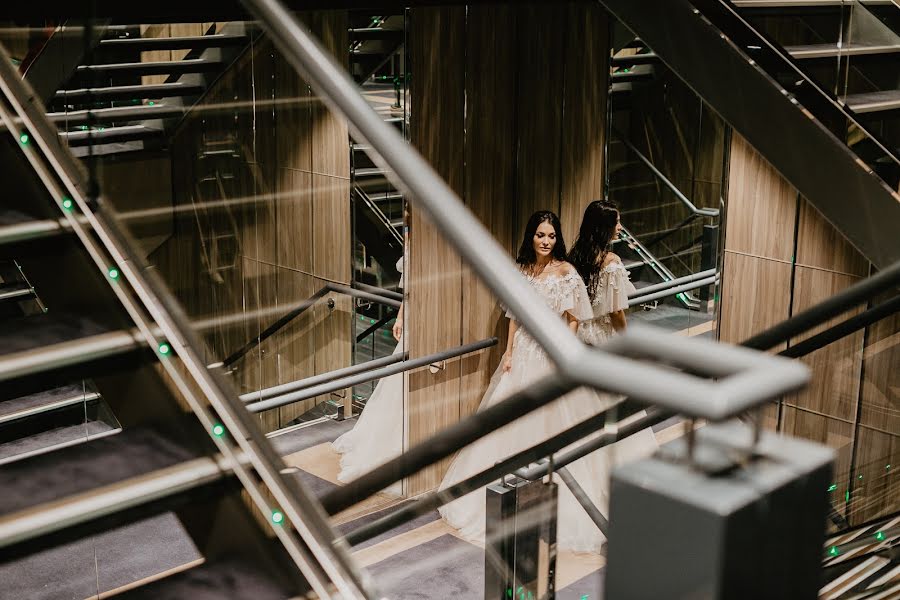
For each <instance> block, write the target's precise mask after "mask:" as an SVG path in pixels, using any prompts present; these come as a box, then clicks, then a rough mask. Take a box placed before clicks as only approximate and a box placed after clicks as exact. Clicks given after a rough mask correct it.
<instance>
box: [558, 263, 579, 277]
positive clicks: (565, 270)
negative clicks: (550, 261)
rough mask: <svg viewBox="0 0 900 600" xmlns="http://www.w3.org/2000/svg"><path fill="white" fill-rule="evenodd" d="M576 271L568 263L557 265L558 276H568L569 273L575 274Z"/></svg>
mask: <svg viewBox="0 0 900 600" xmlns="http://www.w3.org/2000/svg"><path fill="white" fill-rule="evenodd" d="M577 272H578V270H577V269H576V268H575V267H574V265H572V263H570V262H566V261H562V262H561V263H559V274H560V275H569V274H570V273H577Z"/></svg>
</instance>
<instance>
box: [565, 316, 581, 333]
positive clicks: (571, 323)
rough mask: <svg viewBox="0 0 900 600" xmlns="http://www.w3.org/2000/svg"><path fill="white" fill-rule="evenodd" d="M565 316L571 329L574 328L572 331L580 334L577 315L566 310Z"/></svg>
mask: <svg viewBox="0 0 900 600" xmlns="http://www.w3.org/2000/svg"><path fill="white" fill-rule="evenodd" d="M563 316H564V317H565V318H566V325H568V326H569V329H571V330H572V333H574V334H576V335H577V334H578V319H576V318H575V315H573V314H572V313H570V312H569V311H566V312H564V313H563Z"/></svg>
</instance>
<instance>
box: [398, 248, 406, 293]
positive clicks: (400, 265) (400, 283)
mask: <svg viewBox="0 0 900 600" xmlns="http://www.w3.org/2000/svg"><path fill="white" fill-rule="evenodd" d="M404 258H406V255H405V254H404V255H403V256H401V257H400V260H398V261H397V272H398V273H400V282H399V283H398V284H397V285H398V286H399V287H400V289H401V290H402V289H403V278H404V275H403V259H404Z"/></svg>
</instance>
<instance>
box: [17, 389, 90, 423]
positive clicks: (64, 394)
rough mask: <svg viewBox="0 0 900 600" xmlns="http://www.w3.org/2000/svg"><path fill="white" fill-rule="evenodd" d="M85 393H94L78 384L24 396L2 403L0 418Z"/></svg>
mask: <svg viewBox="0 0 900 600" xmlns="http://www.w3.org/2000/svg"><path fill="white" fill-rule="evenodd" d="M85 393H92V392H91V391H90V390H87V392H86V391H85V388H84V386H82V385H80V384H78V385H66V386H63V387H58V388H54V389H52V390H46V391H43V392H38V393H36V394H30V395H28V396H22V397H20V398H13V399H11V400H6V401H4V402H0V416H3V415H8V414H10V413H14V412H18V411H20V410H25V409H29V408H35V407H38V406H45V405H47V404H51V403H53V402H59V401H60V400H68V399H70V398H78V397H81V396H83V395H84V394H85Z"/></svg>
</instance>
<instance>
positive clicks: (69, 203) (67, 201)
mask: <svg viewBox="0 0 900 600" xmlns="http://www.w3.org/2000/svg"><path fill="white" fill-rule="evenodd" d="M73 206H75V203H74V202H72V199H71V198H63V201H62V207H63V208H64V209H66V210H72V207H73Z"/></svg>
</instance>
